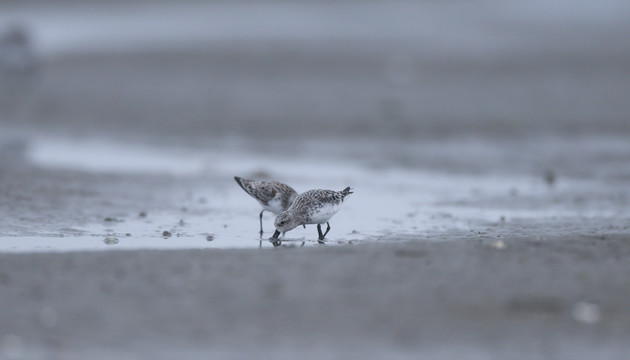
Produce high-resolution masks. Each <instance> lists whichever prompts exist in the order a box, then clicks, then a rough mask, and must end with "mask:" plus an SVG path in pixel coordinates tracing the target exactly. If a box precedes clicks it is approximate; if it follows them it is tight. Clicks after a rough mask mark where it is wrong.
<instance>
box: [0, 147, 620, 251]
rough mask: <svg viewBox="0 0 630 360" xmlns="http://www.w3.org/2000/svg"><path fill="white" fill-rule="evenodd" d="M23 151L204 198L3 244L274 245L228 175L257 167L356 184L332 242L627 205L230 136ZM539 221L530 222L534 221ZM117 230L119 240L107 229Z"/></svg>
mask: <svg viewBox="0 0 630 360" xmlns="http://www.w3.org/2000/svg"><path fill="white" fill-rule="evenodd" d="M357 146H361V145H357ZM355 150H357V151H358V149H355ZM310 153H311V154H316V152H310ZM26 158H27V160H28V161H29V162H30V163H32V164H34V165H36V166H38V167H41V168H44V169H50V170H69V171H82V172H90V173H96V174H99V173H103V174H107V173H118V174H122V175H125V174H136V173H144V174H149V175H153V176H156V177H159V176H174V177H175V178H179V179H188V178H191V177H193V178H198V179H200V181H199V182H198V184H199V188H197V189H191V191H192V190H194V192H195V193H197V194H202V197H201V198H194V197H191V198H189V199H185V200H183V201H181V202H179V204H180V205H181V206H180V207H179V208H176V209H171V210H165V211H164V210H161V211H151V210H150V209H149V210H148V211H147V213H146V214H145V213H143V214H140V213H139V214H132V215H129V214H127V215H124V216H121V217H113V218H104V219H103V221H101V222H98V223H88V224H77V226H73V227H72V228H69V229H61V230H60V231H59V232H52V233H51V232H49V231H43V230H42V231H39V232H38V231H37V229H36V227H34V230H35V231H33V232H31V233H29V234H20V233H19V232H18V233H15V234H12V235H15V236H5V237H3V238H2V239H0V251H4V252H6V251H10V252H13V251H75V250H109V249H173V248H180V249H181V248H199V249H205V248H209V249H211V248H257V247H272V245H271V244H270V243H269V242H268V241H267V240H266V239H267V238H268V237H269V236H270V235H271V234H272V232H273V214H271V213H265V214H264V229H265V230H266V232H265V234H264V236H263V239H262V241H261V239H260V238H259V236H258V214H259V212H260V208H259V206H258V204H257V203H256V201H255V200H254V199H252V198H250V197H249V196H248V195H247V194H246V193H244V192H243V191H242V190H241V189H240V188H239V187H238V186H237V185H236V183H233V180H232V177H233V176H234V175H239V176H245V177H248V174H256V173H260V171H261V170H260V169H261V168H262V169H267V168H269V169H273V173H274V174H282V178H281V179H280V180H282V181H284V182H286V183H288V184H290V185H292V186H293V187H294V188H295V189H296V190H297V191H298V192H302V191H306V190H309V189H312V188H330V189H342V188H344V187H346V186H351V187H353V189H354V194H353V195H351V196H350V197H349V198H348V200H347V201H346V204H345V205H344V207H343V208H342V209H341V211H340V212H339V213H338V214H337V215H335V217H334V218H333V219H332V220H331V222H330V224H331V231H330V233H329V234H328V239H327V240H328V243H327V244H328V245H351V244H358V243H363V242H378V241H394V240H396V239H398V240H404V239H409V238H430V239H434V240H436V241H440V240H445V239H449V238H450V239H453V238H462V237H463V238H483V239H496V238H500V237H502V236H508V235H512V236H513V235H515V234H516V235H527V236H545V235H546V234H547V232H548V231H549V230H550V229H553V231H556V232H557V231H562V226H565V227H567V226H568V225H562V224H563V223H569V224H571V225H570V226H569V230H571V229H572V230H574V231H576V232H579V231H580V230H584V228H580V226H584V227H588V226H589V225H588V224H589V221H591V222H592V221H593V219H599V218H610V219H619V221H620V222H623V221H624V220H623V219H624V213H623V207H609V206H575V202H574V201H572V199H574V197H575V196H576V194H581V195H580V196H587V197H588V196H591V197H601V196H603V195H605V193H604V194H603V195H602V191H603V189H602V184H601V183H599V182H598V181H595V180H570V179H563V180H562V182H561V183H560V184H557V185H555V186H553V187H551V186H550V185H549V184H547V183H545V182H544V179H543V178H542V177H540V178H538V177H531V176H529V175H522V174H521V175H519V174H518V173H512V174H509V175H506V174H483V175H481V174H471V173H459V174H453V173H444V172H437V171H428V170H424V169H421V168H408V169H403V168H400V167H389V168H383V167H374V166H372V165H370V164H369V163H366V162H361V161H354V160H352V159H348V158H343V157H337V158H329V157H326V156H318V155H311V156H307V157H300V158H299V159H298V158H296V157H292V156H291V155H290V154H285V155H284V156H282V155H278V154H274V155H268V154H264V153H253V152H248V151H246V150H236V149H234V148H230V147H224V148H214V149H207V150H206V151H196V150H191V149H184V148H181V149H177V150H174V151H172V150H169V151H165V150H164V149H161V148H159V147H151V146H148V145H143V146H138V145H128V144H127V145H126V144H121V143H116V142H111V141H109V142H108V141H85V140H83V141H68V140H67V139H55V138H50V137H46V138H41V137H40V138H34V139H32V140H31V141H30V142H29V146H28V149H27V151H26ZM263 175H265V174H263ZM271 176H273V175H271ZM589 194H590V195H589ZM595 205H597V204H595ZM576 219H577V220H576ZM589 219H590V220H589ZM580 222H582V223H583V225H581V224H580ZM534 223H535V224H536V226H535V227H530V226H528V224H534ZM569 230H567V231H569ZM165 232H168V233H169V234H165ZM316 235H317V232H316V228H315V226H314V225H311V226H307V228H306V229H304V228H301V227H300V228H296V229H294V230H293V231H291V232H289V233H287V234H286V236H285V238H284V239H283V240H284V242H283V244H284V245H285V246H302V243H304V246H318V244H317V242H316V241H315V240H316V239H317V236H316ZM112 237H113V238H115V239H117V241H114V240H113V239H109V240H106V239H108V238H112ZM209 240H210V241H209ZM107 243H109V245H108V244H107Z"/></svg>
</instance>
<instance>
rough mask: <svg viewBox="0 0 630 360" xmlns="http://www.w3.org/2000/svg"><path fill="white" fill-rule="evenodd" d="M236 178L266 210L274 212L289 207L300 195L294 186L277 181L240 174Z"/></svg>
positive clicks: (276, 212)
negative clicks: (249, 177)
mask: <svg viewBox="0 0 630 360" xmlns="http://www.w3.org/2000/svg"><path fill="white" fill-rule="evenodd" d="M234 180H236V182H237V183H238V184H239V185H240V186H241V188H242V189H243V190H245V192H246V193H248V194H249V195H250V196H251V197H253V198H254V199H256V200H258V202H259V203H260V205H261V206H262V207H263V208H264V209H265V210H267V211H271V212H272V213H274V214H279V213H280V212H282V211H284V210H286V209H288V208H289V207H290V206H291V204H292V203H293V201H294V199H295V198H296V196H297V195H298V194H297V192H296V191H295V190H293V188H292V187H290V186H289V185H286V184H283V183H281V182H277V181H255V180H246V179H243V178H240V177H238V176H235V177H234Z"/></svg>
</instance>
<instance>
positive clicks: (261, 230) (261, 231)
mask: <svg viewBox="0 0 630 360" xmlns="http://www.w3.org/2000/svg"><path fill="white" fill-rule="evenodd" d="M264 212H265V210H263V211H261V212H260V237H262V236H263V229H262V214H263V213H264Z"/></svg>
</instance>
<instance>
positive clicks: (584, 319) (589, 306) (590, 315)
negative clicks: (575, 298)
mask: <svg viewBox="0 0 630 360" xmlns="http://www.w3.org/2000/svg"><path fill="white" fill-rule="evenodd" d="M571 314H572V315H573V318H574V319H575V321H578V322H581V323H585V324H589V325H593V324H597V323H598V322H599V320H600V318H601V310H600V308H599V305H597V304H593V303H590V302H586V301H580V302H577V303H575V305H573V310H572V311H571Z"/></svg>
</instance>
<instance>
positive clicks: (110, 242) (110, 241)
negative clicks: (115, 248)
mask: <svg viewBox="0 0 630 360" xmlns="http://www.w3.org/2000/svg"><path fill="white" fill-rule="evenodd" d="M103 242H104V243H105V244H106V245H116V244H118V243H119V242H120V240H118V239H117V238H115V237H113V236H108V237H106V238H105V239H103Z"/></svg>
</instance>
